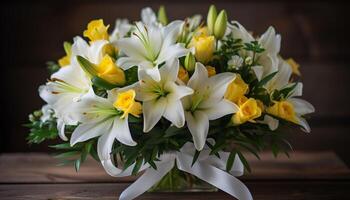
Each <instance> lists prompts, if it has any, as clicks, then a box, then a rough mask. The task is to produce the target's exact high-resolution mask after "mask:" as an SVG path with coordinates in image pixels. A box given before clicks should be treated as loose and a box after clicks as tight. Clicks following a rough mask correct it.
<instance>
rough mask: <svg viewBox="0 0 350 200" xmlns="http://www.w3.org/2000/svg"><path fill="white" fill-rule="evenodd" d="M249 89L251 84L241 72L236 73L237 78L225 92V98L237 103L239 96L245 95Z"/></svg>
mask: <svg viewBox="0 0 350 200" xmlns="http://www.w3.org/2000/svg"><path fill="white" fill-rule="evenodd" d="M248 90H249V85H248V84H246V83H245V82H244V81H243V79H242V77H241V76H240V75H239V74H236V78H235V79H234V80H233V81H232V82H231V83H230V84H229V85H228V87H227V89H226V93H225V96H224V97H225V99H227V100H229V101H232V102H233V103H237V102H238V100H239V98H241V97H242V96H244V95H245V94H246V93H247V92H248Z"/></svg>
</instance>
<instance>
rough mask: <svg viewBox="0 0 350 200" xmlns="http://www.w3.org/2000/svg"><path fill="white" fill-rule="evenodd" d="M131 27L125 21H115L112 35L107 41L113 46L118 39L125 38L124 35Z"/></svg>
mask: <svg viewBox="0 0 350 200" xmlns="http://www.w3.org/2000/svg"><path fill="white" fill-rule="evenodd" d="M131 27H132V25H131V24H130V23H129V21H128V20H127V19H117V20H116V21H115V27H114V30H113V32H112V34H111V35H110V36H109V41H110V42H111V43H112V44H114V43H115V42H116V41H118V40H119V39H120V38H123V37H125V36H126V34H127V33H128V32H129V31H130V29H131Z"/></svg>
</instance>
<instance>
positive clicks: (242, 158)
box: [237, 151, 252, 173]
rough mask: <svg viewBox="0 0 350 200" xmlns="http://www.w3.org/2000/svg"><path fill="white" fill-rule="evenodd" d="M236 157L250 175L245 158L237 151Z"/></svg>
mask: <svg viewBox="0 0 350 200" xmlns="http://www.w3.org/2000/svg"><path fill="white" fill-rule="evenodd" d="M237 155H238V157H239V159H240V160H241V161H242V163H243V165H244V168H245V169H247V171H248V172H249V173H250V172H252V170H251V169H250V166H249V163H248V161H247V160H246V159H245V157H244V156H243V154H242V153H241V152H239V151H237Z"/></svg>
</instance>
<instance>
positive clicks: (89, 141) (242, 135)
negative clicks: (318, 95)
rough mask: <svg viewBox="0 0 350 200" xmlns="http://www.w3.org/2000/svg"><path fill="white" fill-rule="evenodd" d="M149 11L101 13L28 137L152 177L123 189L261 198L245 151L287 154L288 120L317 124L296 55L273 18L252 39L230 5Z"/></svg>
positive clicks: (48, 91)
mask: <svg viewBox="0 0 350 200" xmlns="http://www.w3.org/2000/svg"><path fill="white" fill-rule="evenodd" d="M141 18H142V20H141V21H137V22H135V23H129V22H128V20H126V19H118V20H116V24H115V27H114V30H113V31H112V32H109V29H110V26H109V25H107V26H106V25H105V24H104V22H103V20H102V19H98V20H92V21H91V22H89V23H88V25H87V29H86V30H85V31H84V33H83V36H84V37H85V39H86V40H87V41H86V40H84V39H83V38H82V37H80V36H76V37H75V38H74V39H73V43H70V42H65V43H64V50H65V52H66V55H65V56H64V57H63V58H61V59H59V60H58V62H49V63H48V67H49V70H50V72H51V76H50V79H49V80H48V82H47V83H46V84H44V85H42V86H40V87H39V94H40V97H41V98H42V99H43V100H44V101H45V102H46V103H47V104H46V105H44V106H43V107H42V109H41V110H39V111H35V112H34V113H32V114H31V115H30V123H29V124H28V126H29V127H30V134H29V135H28V141H29V143H40V142H42V141H44V140H51V139H56V138H57V137H60V138H61V139H62V142H61V143H59V144H56V145H53V146H51V147H53V148H55V149H57V150H59V152H60V153H59V154H57V157H58V158H60V159H63V160H62V161H63V164H73V165H74V166H75V168H76V170H78V169H79V167H80V165H81V164H82V163H83V162H84V161H85V160H86V158H87V156H88V155H91V156H92V157H93V158H94V159H95V160H97V161H98V162H100V163H101V165H102V166H103V168H104V169H105V170H106V172H107V173H108V174H110V175H111V176H115V177H120V176H129V175H135V174H138V173H139V172H143V175H142V176H141V177H140V178H139V179H138V180H137V181H136V182H135V183H133V184H132V185H131V186H130V187H129V188H127V189H126V190H125V191H124V192H123V193H122V194H121V196H120V199H133V198H135V197H137V196H139V195H141V194H142V193H144V192H145V191H148V190H157V188H158V189H159V188H163V189H169V190H178V189H183V187H184V186H186V185H187V186H188V185H191V186H196V185H197V186H198V185H199V182H198V181H197V179H200V180H203V181H204V182H207V183H209V184H210V185H213V186H215V187H216V188H218V189H221V190H223V191H225V192H227V193H229V194H231V195H232V196H234V197H236V198H238V199H252V197H251V194H250V193H249V190H248V189H247V188H246V187H245V185H244V184H243V183H242V182H240V181H239V180H238V179H237V178H236V177H235V176H239V175H242V174H243V172H244V169H246V170H247V171H250V167H249V163H248V162H247V161H246V159H245V156H244V154H243V153H242V151H245V152H250V153H252V154H254V155H255V156H256V157H257V158H259V152H260V151H262V150H266V149H271V150H272V152H273V153H274V154H275V155H277V154H278V153H279V152H284V153H285V154H287V155H288V150H289V149H290V148H291V146H290V144H289V143H288V141H287V140H286V138H285V133H286V132H287V129H289V128H291V127H298V126H299V127H301V128H302V129H303V130H304V131H305V132H309V131H310V127H309V125H308V123H307V122H306V120H305V118H304V116H305V115H306V114H308V113H312V112H314V108H313V106H312V105H311V104H310V103H308V102H306V101H304V100H302V99H299V98H296V97H298V96H301V95H302V83H301V82H299V81H298V78H299V76H300V72H299V70H298V67H299V65H298V64H297V63H296V62H295V61H294V60H292V59H287V60H285V59H283V58H282V57H281V55H279V51H280V44H281V36H280V35H279V34H277V33H276V32H275V29H274V28H273V27H269V28H268V29H267V31H266V32H265V33H264V34H262V35H261V36H258V37H255V36H253V34H252V33H250V32H248V31H247V30H246V29H245V28H244V27H243V26H242V25H241V24H239V23H238V22H237V21H228V18H227V13H226V11H225V10H221V11H220V12H218V11H217V9H216V8H215V6H211V7H210V8H209V12H208V15H207V18H206V22H205V21H202V17H201V16H200V15H195V16H193V17H189V18H186V19H184V20H175V21H172V22H168V18H167V16H166V12H165V9H164V7H160V9H159V11H158V13H157V14H155V13H154V12H153V11H152V9H150V8H145V9H143V10H142V12H141Z"/></svg>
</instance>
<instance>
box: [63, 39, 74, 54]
mask: <svg viewBox="0 0 350 200" xmlns="http://www.w3.org/2000/svg"><path fill="white" fill-rule="evenodd" d="M63 48H64V51H65V52H66V54H67V55H69V54H71V49H72V44H71V43H70V42H64V43H63Z"/></svg>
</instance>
